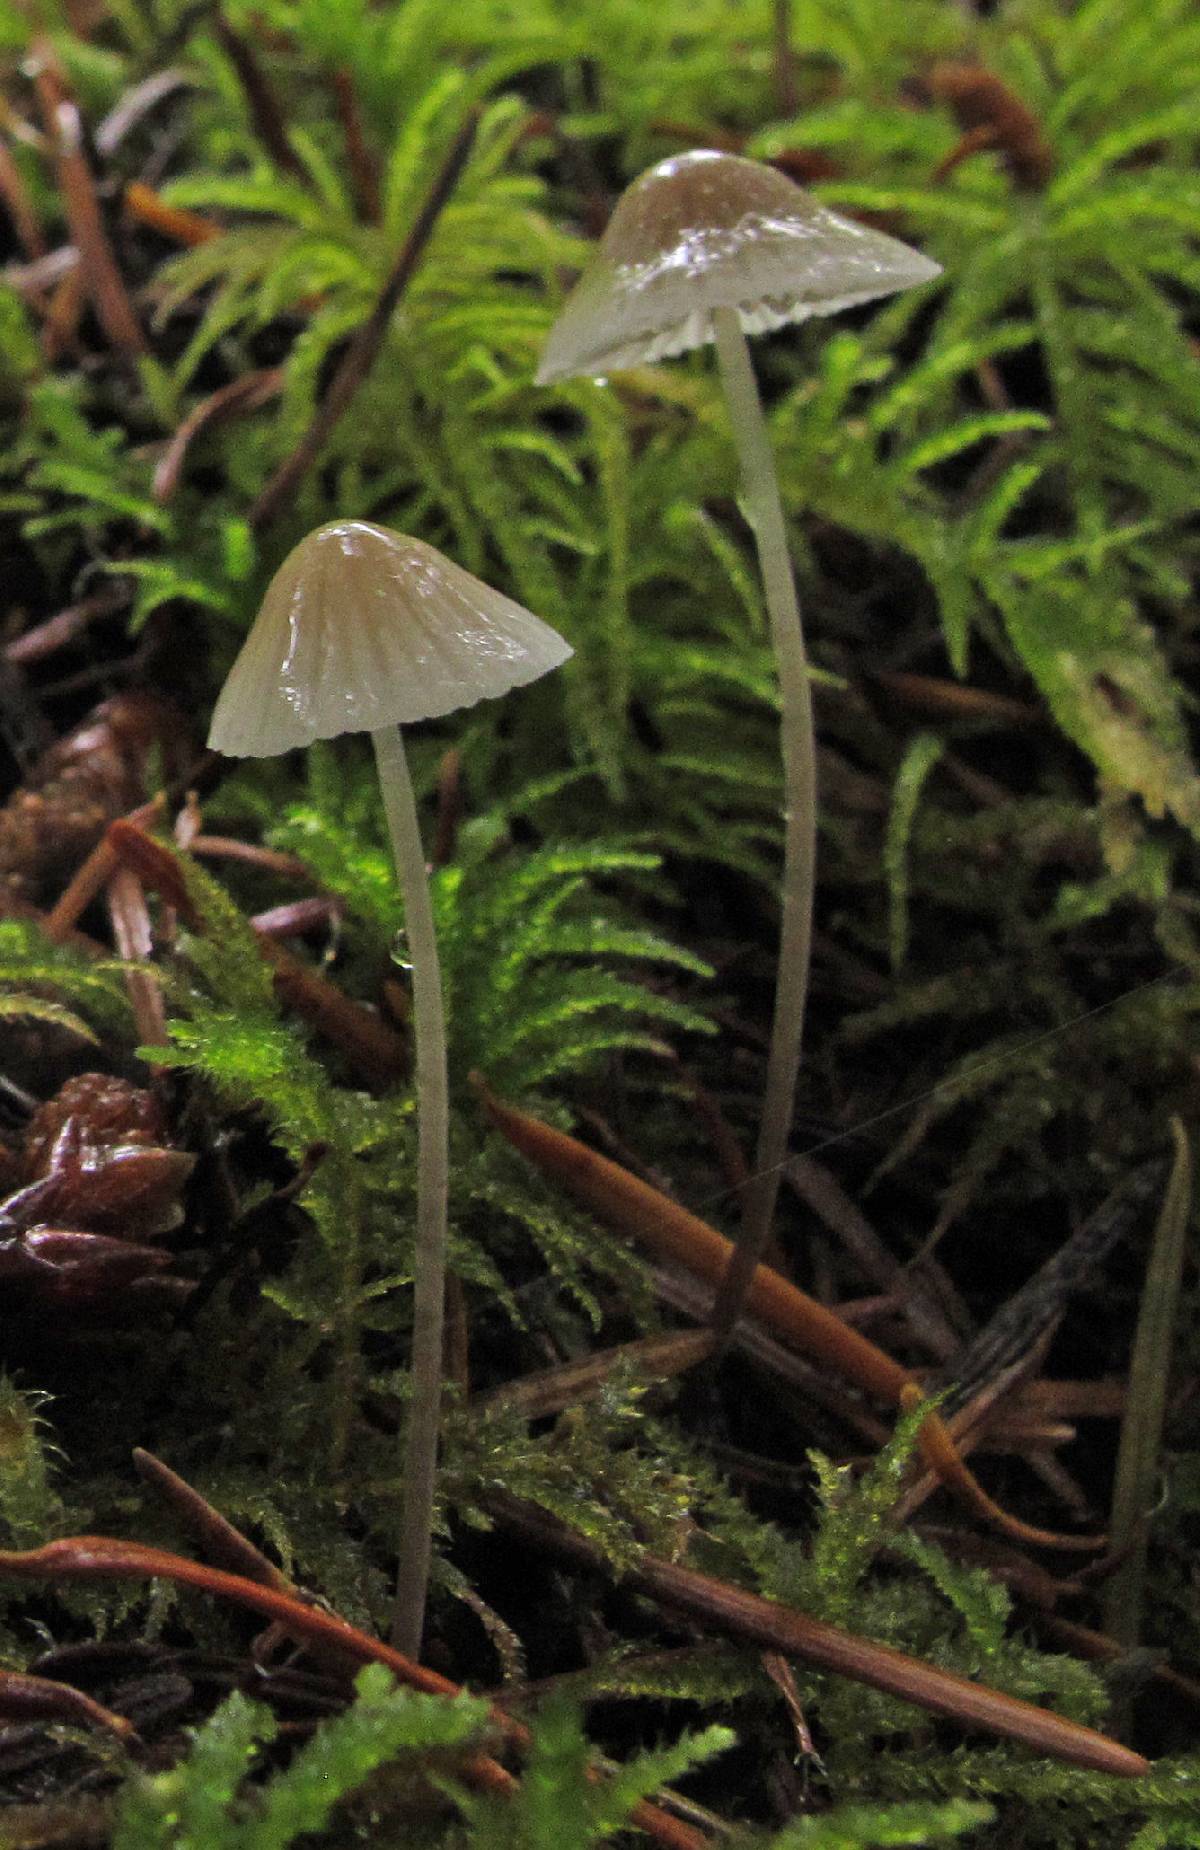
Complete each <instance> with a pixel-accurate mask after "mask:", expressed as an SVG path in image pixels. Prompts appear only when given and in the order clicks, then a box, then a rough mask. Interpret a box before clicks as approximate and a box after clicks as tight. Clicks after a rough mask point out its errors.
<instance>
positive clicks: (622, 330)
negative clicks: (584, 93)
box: [537, 150, 941, 385]
mask: <svg viewBox="0 0 1200 1850" xmlns="http://www.w3.org/2000/svg"><path fill="white" fill-rule="evenodd" d="M940 270H941V265H940V264H937V263H934V262H933V261H932V260H931V259H930V258H928V257H924V256H922V255H921V253H920V251H915V250H912V249H911V248H910V246H909V245H907V244H902V243H901V242H900V240H899V238H889V237H887V236H886V235H885V233H883V232H882V231H873V230H871V229H870V227H869V226H867V225H859V224H856V223H855V221H854V220H853V219H848V218H842V217H841V216H840V215H839V214H838V213H837V212H831V211H829V209H828V207H826V206H823V205H821V204H820V203H819V201H818V200H816V199H814V198H813V197H812V195H811V194H810V193H806V192H805V191H804V190H803V189H802V188H801V187H799V186H797V185H796V184H795V182H794V181H792V180H789V179H788V178H787V176H786V175H785V174H782V173H780V172H779V171H778V170H777V169H776V168H774V167H766V166H763V165H762V163H761V162H759V161H749V160H743V159H742V158H741V157H740V156H738V155H735V154H715V153H712V152H710V151H707V150H701V151H698V152H696V153H694V154H682V155H678V156H676V157H674V158H673V159H671V160H666V161H660V162H659V163H658V165H657V167H651V168H650V169H649V171H648V172H647V173H644V174H642V176H641V178H640V179H638V180H635V181H634V182H633V184H632V186H630V187H629V188H627V190H626V191H625V192H624V193H623V194H622V195H621V198H620V199H619V200H618V201H617V205H616V209H615V210H614V212H613V215H612V218H611V219H610V220H609V223H608V228H607V230H606V231H605V233H604V236H603V237H602V238H601V240H600V245H599V249H598V251H597V254H596V256H595V258H594V259H593V261H592V263H591V264H590V265H589V267H588V269H587V270H586V271H585V273H584V275H583V277H582V279H581V280H580V282H579V284H578V285H577V287H576V288H575V290H574V292H573V294H572V295H571V296H570V298H569V299H568V301H567V305H566V307H565V308H564V309H563V312H562V314H561V315H560V316H559V318H558V320H557V321H556V322H555V324H554V327H553V329H552V330H551V333H550V338H549V340H548V341H547V343H546V347H545V351H544V353H543V354H542V362H541V365H540V366H539V367H538V373H537V377H538V383H539V384H540V385H546V384H549V382H550V381H551V380H554V379H566V378H570V377H571V376H572V375H573V374H576V373H585V374H586V373H591V374H595V373H604V372H608V371H610V370H617V369H619V368H621V367H623V366H639V365H643V364H645V363H646V362H647V361H649V360H661V359H665V358H667V357H668V356H669V355H670V354H673V353H683V352H685V351H686V350H687V349H688V348H690V347H702V346H703V345H704V344H705V343H706V342H707V341H710V340H711V339H712V338H713V326H712V311H713V309H714V308H733V309H736V310H737V313H738V318H739V320H740V321H741V324H742V327H743V328H744V329H745V331H746V333H747V334H761V333H763V332H764V331H765V330H767V329H768V328H778V327H782V326H783V325H784V323H785V322H789V321H805V320H807V319H808V317H809V316H810V315H832V314H835V313H836V312H837V311H838V310H839V309H842V308H851V307H853V306H854V304H855V303H857V302H870V301H871V300H872V299H873V298H874V297H876V296H884V295H892V294H894V292H895V291H896V290H898V289H908V288H911V287H912V285H913V284H914V283H924V282H928V281H929V279H930V278H931V277H934V276H937V275H938V274H939V273H940Z"/></svg>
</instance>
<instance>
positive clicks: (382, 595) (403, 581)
mask: <svg viewBox="0 0 1200 1850" xmlns="http://www.w3.org/2000/svg"><path fill="white" fill-rule="evenodd" d="M570 654H571V649H570V647H569V646H568V644H567V643H566V642H564V641H563V638H562V637H561V636H560V635H559V634H558V632H557V630H553V629H551V628H550V626H549V624H547V623H543V622H542V621H541V619H540V618H538V617H535V616H534V615H533V614H532V612H530V611H528V610H526V609H524V607H523V606H522V605H520V604H517V603H514V602H513V600H512V598H509V597H503V596H501V594H500V592H499V591H493V590H492V589H491V588H490V586H488V585H485V584H484V583H483V582H482V581H481V580H480V579H478V578H476V577H474V576H473V575H472V574H471V573H470V572H465V571H464V570H463V569H462V567H461V566H458V565H454V564H452V563H451V561H450V560H449V559H446V558H444V557H443V556H442V554H441V553H440V552H438V551H437V550H436V549H435V548H434V547H432V546H427V545H426V544H425V543H424V541H423V540H413V539H409V538H407V537H406V536H405V535H404V534H402V533H392V532H391V531H389V529H388V528H386V527H375V526H372V525H370V524H369V523H368V522H367V521H363V520H337V521H333V522H332V523H331V524H330V525H329V526H325V527H318V528H317V530H316V531H315V532H314V533H310V534H309V535H308V537H307V538H306V539H303V540H301V542H300V544H299V545H298V546H297V547H296V548H295V549H294V550H293V551H292V552H290V553H289V554H288V556H287V558H286V559H285V560H284V562H283V564H282V565H281V566H280V568H279V570H278V571H277V572H276V574H275V576H274V578H273V579H272V580H271V583H270V585H269V586H268V588H267V594H266V596H265V597H264V599H263V603H262V609H261V610H260V611H259V613H258V616H257V617H256V618H255V621H254V627H253V628H252V629H251V631H250V634H249V635H248V636H247V638H246V641H245V643H244V644H243V646H242V651H241V654H240V655H239V656H238V658H237V660H236V661H235V662H234V664H233V667H232V668H231V669H230V671H229V677H228V679H227V680H226V682H225V686H224V688H223V689H222V691H221V696H220V698H219V700H218V701H217V705H216V710H215V712H214V713H213V721H212V730H211V732H210V733H209V739H208V742H209V745H210V747H211V748H212V749H213V750H214V751H219V752H224V753H225V754H226V755H227V756H228V757H231V758H271V757H274V756H275V755H276V754H277V753H279V752H286V751H291V750H293V749H294V748H295V747H297V746H303V745H311V743H312V741H313V740H314V739H332V738H336V737H337V736H338V735H339V733H343V732H373V731H375V730H377V729H378V728H379V727H382V726H392V725H397V724H400V725H408V724H410V723H412V722H414V721H416V720H423V719H437V718H439V717H440V716H441V715H442V714H444V713H451V712H453V711H454V710H455V708H457V707H470V706H474V704H475V702H476V701H478V700H489V699H492V698H493V697H494V696H496V695H499V694H505V693H507V692H508V690H509V688H512V687H521V686H523V685H524V684H525V683H526V682H527V681H536V680H537V678H538V676H539V675H543V674H546V673H547V672H548V671H549V670H550V669H551V668H557V667H558V665H559V663H560V662H564V661H565V660H566V659H567V657H568V656H569V655H570Z"/></svg>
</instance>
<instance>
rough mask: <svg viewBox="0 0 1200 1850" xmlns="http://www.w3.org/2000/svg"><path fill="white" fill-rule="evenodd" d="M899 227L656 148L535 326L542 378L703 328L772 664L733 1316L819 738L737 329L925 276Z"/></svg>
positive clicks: (804, 865) (787, 1124)
mask: <svg viewBox="0 0 1200 1850" xmlns="http://www.w3.org/2000/svg"><path fill="white" fill-rule="evenodd" d="M939 269H940V266H939V265H938V264H936V263H934V262H932V261H931V260H930V259H929V258H928V257H924V256H922V255H921V253H920V252H919V251H915V250H911V249H910V248H909V246H908V245H907V244H902V243H900V241H899V240H898V239H896V238H889V237H887V236H885V235H884V233H883V232H880V231H873V230H871V229H869V228H868V227H867V226H865V225H859V224H856V223H854V222H853V220H851V219H846V218H842V217H840V216H839V215H838V214H837V213H836V212H831V211H829V210H828V209H827V207H825V206H823V205H821V204H819V203H818V201H817V200H815V199H813V198H812V197H811V196H810V195H809V194H807V193H805V192H803V191H802V190H801V189H800V187H798V186H796V185H794V184H793V182H792V181H791V180H789V179H787V178H786V177H785V176H784V175H783V174H781V173H779V172H777V171H776V169H774V168H773V167H765V166H762V165H760V164H759V163H758V162H757V161H750V160H743V159H741V158H740V157H738V156H736V155H732V154H717V153H712V152H708V151H703V150H702V151H699V152H696V153H693V154H683V155H679V156H677V157H676V158H674V159H671V160H666V161H660V162H659V164H658V165H657V166H656V167H651V168H650V170H649V171H648V172H647V173H644V174H643V175H642V176H641V178H640V179H638V180H635V181H634V183H633V185H632V186H630V187H629V188H628V190H627V191H626V192H625V193H623V194H622V196H621V198H620V199H619V200H618V202H617V205H616V209H615V210H614V212H613V215H612V218H611V219H610V220H609V223H608V228H607V230H606V231H605V233H604V236H603V238H602V239H601V241H600V247H599V250H598V253H597V255H596V257H595V259H594V261H593V262H592V264H591V265H590V266H589V268H588V269H587V271H586V272H585V273H584V275H583V277H582V279H581V280H580V282H579V284H578V285H577V287H576V288H575V291H574V293H573V294H572V295H571V297H570V299H569V300H568V302H567V305H566V307H565V308H564V310H563V312H562V314H561V315H560V316H559V318H558V320H557V322H556V323H555V325H554V327H553V329H552V330H551V333H550V338H549V340H548V341H547V343H546V347H545V351H544V353H543V355H542V361H541V365H540V366H539V368H538V373H537V377H538V381H539V383H540V384H548V383H549V382H550V381H552V380H555V379H565V378H569V377H571V376H572V375H575V374H581V373H582V374H593V375H597V374H603V373H608V372H612V371H614V370H617V369H620V368H621V367H626V366H635V365H642V364H644V363H646V362H647V361H651V360H661V359H666V358H668V357H669V356H670V355H672V354H677V353H684V352H686V351H687V350H688V349H690V348H692V347H700V346H704V345H705V344H707V342H709V341H714V342H715V343H716V348H717V360H718V364H719V366H720V372H721V379H722V383H723V385H724V388H725V395H726V399H727V401H728V405H729V413H730V418H731V420H732V424H733V430H734V437H735V439H736V442H737V446H738V450H739V454H740V459H741V467H742V478H743V487H744V492H745V503H746V510H747V514H748V518H749V521H750V525H751V527H752V528H753V530H754V537H755V541H756V543H757V547H758V556H759V565H760V569H761V571H762V578H763V586H764V590H765V594H766V603H767V610H768V613H769V616H770V623H771V636H772V640H773V643H774V649H775V659H776V664H777V668H778V673H779V686H780V700H781V707H782V727H781V742H782V753H783V783H784V866H783V918H782V926H781V931H780V945H779V968H778V977H777V980H776V990H775V1015H774V1022H773V1025H772V1030H771V1046H770V1052H769V1055H768V1060H767V1079H766V1087H765V1091H764V1095H763V1108H762V1118H761V1123H760V1127H759V1140H758V1149H757V1153H756V1158H755V1165H754V1173H753V1176H752V1179H751V1181H750V1183H749V1184H748V1185H747V1188H746V1192H745V1196H744V1200H743V1213H742V1228H741V1235H740V1238H739V1241H738V1246H737V1250H736V1252H735V1254H734V1257H733V1259H732V1261H731V1263H730V1266H729V1269H728V1271H727V1273H726V1275H725V1278H724V1280H723V1282H722V1285H721V1289H720V1291H719V1292H718V1295H717V1302H716V1305H715V1307H714V1311H713V1321H714V1325H715V1327H716V1328H717V1330H718V1332H719V1333H720V1334H722V1335H724V1334H726V1333H727V1332H728V1330H729V1329H730V1328H731V1327H732V1325H733V1323H734V1322H735V1321H736V1319H737V1316H738V1314H739V1312H740V1310H741V1308H742V1304H743V1302H744V1298H745V1293H746V1291H747V1289H748V1288H749V1284H750V1280H751V1279H752V1277H753V1275H754V1268H755V1266H756V1265H757V1263H758V1261H759V1259H760V1258H761V1256H762V1252H763V1249H764V1247H765V1245H766V1241H767V1237H768V1234H769V1232H770V1227H771V1220H772V1217H773V1215H774V1211H775V1199H776V1195H777V1193H778V1189H779V1174H780V1168H781V1165H782V1163H783V1160H784V1157H785V1155H786V1152H787V1140H788V1134H789V1131H790V1128H791V1121H792V1111H793V1100H794V1094H795V1089H796V1075H797V1073H798V1071H799V1066H800V1049H801V1043H802V1039H803V1031H804V1005H805V999H806V996H807V992H808V966H809V957H810V949H811V941H812V909H813V888H814V883H815V873H816V827H817V817H816V749H815V738H814V731H813V717H812V699H811V695H810V692H809V681H808V666H807V661H806V658H805V650H804V634H803V630H802V627H801V623H800V607H799V601H798V599H797V596H796V585H795V580H794V578H793V576H792V566H791V560H790V558H789V555H788V545H787V532H786V529H785V526H784V520H783V509H782V506H781V503H780V499H779V484H778V480H777V477H776V473H775V464H774V460H773V457H772V454H771V445H770V440H769V436H768V432H767V427H766V422H765V420H764V417H763V412H762V406H761V403H760V401H759V396H758V390H757V387H756V386H755V382H754V373H753V369H752V367H751V364H750V352H749V347H748V344H747V341H746V335H747V334H758V333H762V332H764V331H765V330H767V329H770V328H779V327H783V326H784V325H785V324H786V323H788V322H792V321H806V320H807V319H808V318H809V316H811V315H832V314H835V313H836V312H837V311H838V310H839V309H843V308H851V307H853V306H854V305H855V304H856V303H858V302H869V301H871V300H872V299H873V298H875V297H876V296H885V295H891V294H893V293H894V292H895V291H896V290H898V289H907V288H909V287H911V286H912V285H913V284H916V283H924V282H927V281H929V279H930V278H931V277H934V276H937V275H938V273H939Z"/></svg>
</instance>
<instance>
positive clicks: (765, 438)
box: [713, 308, 817, 1336]
mask: <svg viewBox="0 0 1200 1850" xmlns="http://www.w3.org/2000/svg"><path fill="white" fill-rule="evenodd" d="M713 328H714V331H715V335H716V344H717V358H718V361H719V363H720V368H721V382H722V384H723V385H724V387H725V396H726V399H727V400H728V403H729V414H730V418H731V420H732V424H733V431H734V437H735V440H736V442H737V446H738V456H739V460H740V462H741V467H742V487H743V492H744V496H745V506H746V513H747V516H748V518H749V521H750V525H751V526H752V528H753V529H754V538H755V542H756V544H757V546H758V561H759V566H760V569H761V571H762V577H763V590H764V593H765V595H766V602H767V612H768V615H769V617H770V622H771V640H772V642H773V644H774V648H775V662H776V668H777V671H778V674H779V693H780V703H781V708H782V719H781V729H780V743H781V747H782V753H783V802H784V834H783V919H782V923H781V927H780V934H779V965H778V973H777V976H776V979H775V1017H774V1020H773V1022H772V1025H771V1047H770V1052H769V1054H768V1056H767V1081H766V1087H765V1089H764V1093H763V1106H762V1117H761V1119H760V1123H759V1134H758V1149H757V1152H756V1154H755V1160H754V1171H753V1174H752V1176H751V1179H750V1181H749V1182H748V1183H747V1185H746V1190H745V1194H744V1196H743V1204H742V1226H741V1232H740V1234H739V1236H738V1243H737V1248H736V1250H735V1252H734V1255H733V1258H732V1259H731V1260H730V1262H729V1266H728V1268H727V1269H726V1273H725V1276H724V1278H723V1279H722V1281H721V1287H720V1290H719V1291H718V1293H717V1301H716V1304H715V1305H714V1307H713V1325H714V1327H715V1329H716V1330H717V1331H718V1333H719V1334H720V1335H722V1336H725V1335H727V1334H728V1332H729V1331H730V1330H731V1329H732V1327H733V1325H734V1323H735V1322H736V1321H737V1318H738V1316H739V1314H740V1312H741V1309H742V1306H743V1304H744V1303H745V1298H746V1293H747V1291H748V1290H749V1288H750V1283H751V1280H752V1279H753V1277H754V1268H755V1266H756V1265H757V1264H758V1263H759V1261H760V1259H761V1258H762V1255H763V1251H764V1249H765V1247H766V1244H767V1240H768V1238H769V1236H770V1232H771V1221H772V1218H773V1216H774V1213H775V1198H776V1196H777V1195H778V1193H779V1180H780V1170H781V1166H782V1164H783V1161H784V1159H785V1157H786V1155H787V1147H788V1138H789V1136H790V1133H791V1127H792V1113H793V1110H794V1101H795V1093H796V1075H797V1073H798V1072H799V1070H800V1048H801V1043H802V1041H803V1038H804V1004H805V1001H806V999H807V996H808V966H809V958H810V955H811V950H812V913H813V889H814V886H815V884H816V862H817V759H816V735H815V729H814V726H813V711H812V693H811V690H810V687H809V679H808V662H807V659H806V657H805V653H804V631H803V629H802V627H801V623H800V603H799V599H798V598H797V596H796V581H795V578H794V577H793V575H792V562H791V558H790V555H789V553H788V543H787V530H786V528H785V526H784V521H783V508H782V505H781V503H780V499H779V481H778V477H777V476H776V473H775V458H774V456H773V455H772V452H771V440H770V435H769V433H768V431H767V425H766V419H765V418H764V417H763V411H762V404H761V401H760V399H759V396H758V387H757V386H756V385H755V383H754V370H753V368H752V366H751V364H750V352H749V348H748V346H747V343H746V337H745V335H744V334H743V333H742V329H741V324H740V323H739V321H738V317H737V312H736V310H734V309H727V308H726V309H722V308H719V309H716V310H715V311H714V313H713Z"/></svg>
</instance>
